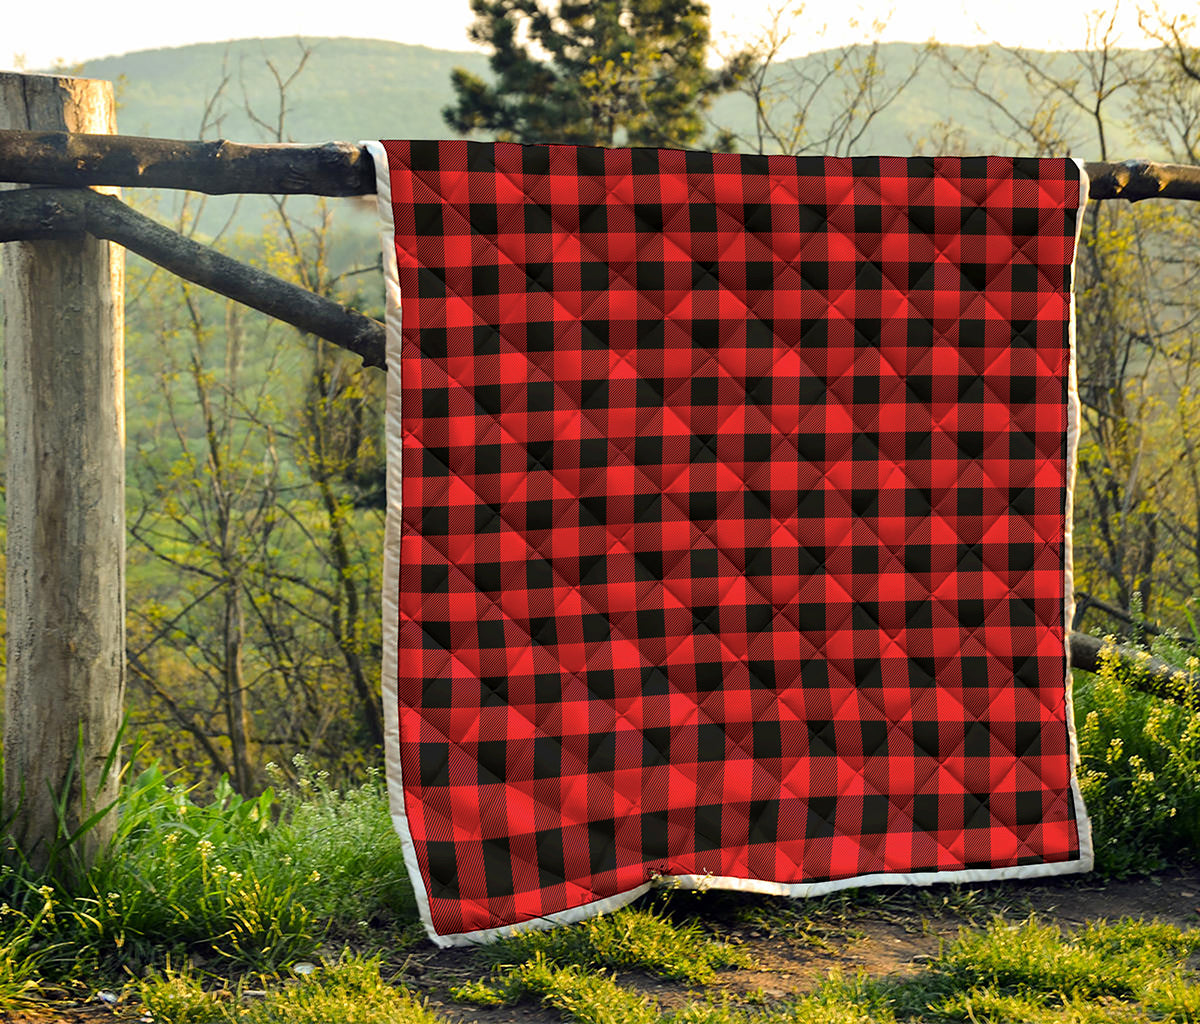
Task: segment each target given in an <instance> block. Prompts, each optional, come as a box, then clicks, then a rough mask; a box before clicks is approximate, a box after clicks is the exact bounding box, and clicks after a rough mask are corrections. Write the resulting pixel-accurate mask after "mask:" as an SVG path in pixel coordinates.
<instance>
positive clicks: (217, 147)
mask: <svg viewBox="0 0 1200 1024" xmlns="http://www.w3.org/2000/svg"><path fill="white" fill-rule="evenodd" d="M1085 167H1086V169H1087V174H1088V178H1089V180H1090V182H1091V187H1090V190H1089V193H1088V195H1089V198H1091V199H1125V200H1127V201H1128V202H1131V203H1136V202H1140V201H1142V200H1143V199H1155V198H1157V199H1192V200H1200V167H1186V166H1183V165H1180V164H1160V163H1155V162H1154V161H1152V160H1122V161H1116V162H1112V161H1110V162H1091V163H1087V164H1085ZM0 181H10V182H18V183H21V184H27V185H58V186H69V187H75V188H79V187H82V186H86V185H121V186H125V187H144V188H179V189H188V190H190V191H192V192H205V193H207V194H209V195H229V194H231V193H267V194H271V195H318V196H363V195H371V194H372V193H374V191H375V164H374V161H373V160H372V159H371V156H370V154H369V153H368V152H367V151H366V149H365V148H364V147H363V146H360V145H358V144H357V143H353V142H326V143H323V144H321V145H315V146H307V145H257V144H248V143H241V142H228V141H225V140H223V139H219V140H216V141H213V142H188V141H184V140H180V139H151V138H144V137H141V136H136V135H86V134H71V133H68V132H32V131H3V132H0Z"/></svg>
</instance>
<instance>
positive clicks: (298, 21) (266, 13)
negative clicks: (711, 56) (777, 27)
mask: <svg viewBox="0 0 1200 1024" xmlns="http://www.w3.org/2000/svg"><path fill="white" fill-rule="evenodd" d="M781 2H783V0H709V6H710V9H711V11H712V18H713V29H714V37H717V38H719V37H722V36H724V37H726V38H732V39H739V38H747V37H750V36H753V35H755V34H756V33H757V31H758V30H760V29H761V27H762V26H763V25H764V24H765V23H766V22H767V20H768V17H769V11H770V10H771V9H772V8H774V7H778V6H779V5H780V3H781ZM1097 6H1102V2H1101V0H1053V2H1050V3H1047V2H1046V0H1006V2H1004V3H996V2H994V0H991V2H988V3H983V2H981V0H941V2H939V0H932V2H930V0H894V2H889V0H862V2H861V3H860V2H859V0H848V2H843V3H839V2H836V0H835V2H833V3H831V2H830V0H810V2H809V4H808V7H809V8H810V10H811V13H809V12H807V11H806V12H805V13H804V15H803V16H802V18H801V20H800V21H798V22H796V23H795V25H796V28H795V30H794V32H793V44H792V46H791V48H790V50H789V52H787V53H786V54H785V56H798V55H799V54H801V53H805V52H808V51H810V50H818V49H823V48H826V47H829V46H836V45H842V44H845V43H849V42H859V41H861V40H862V39H863V38H864V36H865V35H868V34H873V33H871V29H870V27H871V25H872V23H873V22H875V21H876V20H877V19H881V18H887V17H888V12H889V11H894V13H893V14H892V15H891V16H890V21H889V23H888V26H887V28H886V30H885V31H884V32H883V34H882V38H884V39H887V40H897V41H906V42H924V41H926V40H928V39H930V38H936V39H937V40H939V41H940V42H944V43H966V44H970V43H982V42H988V41H991V40H995V41H998V42H1002V43H1007V44H1009V45H1022V46H1028V47H1034V48H1039V49H1068V48H1079V47H1083V46H1085V45H1086V42H1087V15H1088V12H1089V11H1091V10H1093V9H1094V8H1095V7H1097ZM1104 6H1109V7H1111V4H1109V5H1104ZM1160 6H1162V7H1164V8H1166V9H1168V10H1173V11H1189V12H1191V13H1193V14H1194V13H1196V12H1197V5H1196V3H1195V0H1163V2H1161V3H1160ZM5 8H6V9H5V12H4V16H3V19H2V22H0V69H11V68H13V67H16V66H18V65H19V64H21V63H22V62H23V63H24V65H25V66H26V67H28V68H30V69H34V68H47V67H50V66H51V65H52V64H53V63H54V62H56V61H63V62H66V63H67V64H75V63H78V62H80V61H84V60H87V59H89V58H93V57H105V56H112V55H115V54H121V53H129V52H132V51H134V50H146V49H153V48H156V47H161V46H181V45H184V44H186V43H200V42H217V41H222V40H226V39H238V38H245V37H251V36H291V35H305V36H358V37H369V38H376V39H389V40H393V41H396V42H403V43H420V44H424V45H426V46H432V47H436V48H439V49H453V50H465V49H469V48H470V44H469V42H468V41H467V37H466V26H467V24H468V23H469V22H470V20H471V10H470V5H469V3H468V0H387V2H380V0H359V2H358V3H355V4H353V5H349V6H345V7H343V6H342V5H341V4H337V3H329V0H286V2H285V3H271V4H267V3H264V2H262V0H202V2H201V3H200V4H198V5H196V6H195V7H193V6H191V5H190V4H174V3H164V2H163V0H123V2H118V3H116V4H113V5H111V6H107V7H105V6H97V5H96V4H95V2H94V0H88V2H87V3H85V2H84V0H59V2H58V3H56V4H54V5H52V6H51V5H48V4H44V3H42V2H31V0H13V2H10V3H8V4H6V5H5ZM831 9H832V10H834V11H836V12H837V13H836V17H835V16H834V15H832V14H831V13H830V12H831ZM826 21H827V22H828V26H827V30H826V31H824V32H822V31H821V30H822V27H823V22H826ZM1118 23H1119V24H1120V25H1121V26H1122V27H1123V33H1122V38H1121V43H1122V44H1123V45H1127V46H1136V45H1139V44H1142V45H1145V44H1144V41H1143V37H1142V35H1141V33H1140V32H1139V31H1138V28H1137V16H1136V12H1135V7H1134V3H1133V2H1132V0H1124V2H1123V3H1122V4H1121V5H1120V7H1119V8H1118Z"/></svg>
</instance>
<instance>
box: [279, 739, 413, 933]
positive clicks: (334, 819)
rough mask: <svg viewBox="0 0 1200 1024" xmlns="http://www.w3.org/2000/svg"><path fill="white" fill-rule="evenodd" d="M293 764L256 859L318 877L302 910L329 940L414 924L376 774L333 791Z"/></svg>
mask: <svg viewBox="0 0 1200 1024" xmlns="http://www.w3.org/2000/svg"><path fill="white" fill-rule="evenodd" d="M292 764H293V767H294V769H295V770H296V773H297V776H298V780H297V782H296V784H295V787H294V788H291V787H289V788H287V789H285V790H284V792H283V795H282V797H281V798H280V816H279V821H278V823H277V824H276V825H275V826H274V828H273V829H272V831H271V833H270V835H269V837H268V840H267V842H266V843H265V844H264V845H263V848H262V859H263V860H264V861H265V862H268V863H269V862H270V860H271V859H273V858H274V859H277V860H279V861H280V862H282V863H283V864H284V865H285V866H288V867H292V868H293V869H295V868H296V866H299V865H303V869H304V870H307V871H311V872H312V873H313V874H316V875H319V882H320V884H313V885H310V886H307V887H306V891H305V903H306V905H307V906H308V907H309V908H310V909H311V910H312V912H313V913H314V914H315V915H316V916H317V917H318V918H319V919H320V920H323V921H326V922H328V926H329V928H330V930H331V931H332V932H333V933H334V934H337V935H342V936H346V937H356V938H359V939H362V938H366V937H369V935H370V932H371V930H372V929H375V928H378V927H379V926H380V925H381V924H386V923H401V924H403V923H409V924H415V922H416V919H417V909H416V901H415V899H414V898H413V892H412V884H411V883H410V882H409V880H408V875H407V874H406V872H405V870H404V850H403V847H402V845H401V842H400V836H399V835H398V834H397V832H396V829H395V827H394V826H393V824H392V819H391V812H390V810H389V808H388V795H387V789H386V786H385V783H384V779H383V776H382V774H381V773H380V772H379V770H378V769H375V768H368V769H367V781H366V782H365V783H363V784H362V785H360V786H357V787H355V786H351V787H347V788H344V789H340V790H338V789H334V788H332V787H331V786H330V783H329V776H328V774H327V773H326V772H321V771H314V770H313V769H312V767H311V766H310V765H309V764H308V762H307V761H306V760H305V759H304V758H302V757H300V756H299V755H297V756H296V757H294V758H292ZM392 946H393V948H394V946H395V942H394V940H393V941H392Z"/></svg>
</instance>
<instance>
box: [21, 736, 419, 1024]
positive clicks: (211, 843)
mask: <svg viewBox="0 0 1200 1024" xmlns="http://www.w3.org/2000/svg"><path fill="white" fill-rule="evenodd" d="M297 768H298V769H300V778H301V782H302V785H301V786H300V787H298V788H297V789H296V790H295V791H292V792H285V793H283V794H282V795H277V794H276V792H275V791H274V790H273V789H267V790H266V791H264V792H263V793H262V794H260V795H259V796H257V797H255V798H253V799H246V798H243V797H240V796H238V795H237V794H236V793H234V792H233V791H232V789H230V787H229V785H228V783H225V782H222V783H221V784H220V785H218V786H217V788H216V791H215V792H214V793H213V794H212V795H211V796H210V797H208V798H205V799H201V798H199V797H198V796H196V794H195V793H194V792H192V791H189V790H186V789H184V788H181V787H179V786H177V785H174V784H172V782H171V780H170V779H169V777H168V776H167V775H165V774H164V773H163V772H162V770H161V769H160V768H158V767H151V768H149V769H147V770H146V771H144V772H143V773H142V774H141V775H139V776H137V777H136V778H135V779H133V780H132V781H130V782H128V783H127V784H126V785H125V786H124V788H123V791H122V796H121V800H120V806H119V810H120V818H119V826H118V833H117V836H116V839H115V840H114V843H113V845H112V847H111V848H110V849H109V850H107V851H106V852H104V853H103V854H102V855H101V856H100V857H99V858H98V860H97V862H96V864H95V865H94V866H93V868H92V869H91V870H90V871H89V872H88V873H87V875H86V876H85V878H84V880H83V881H82V883H77V884H75V885H73V886H68V885H67V884H64V883H56V884H47V883H40V882H38V880H36V879H30V878H29V877H27V873H26V872H24V871H22V870H21V869H20V868H19V867H14V866H12V865H9V866H6V867H4V868H2V869H0V895H3V898H5V899H6V900H7V903H6V904H5V907H7V913H8V915H9V920H8V921H6V920H5V919H4V918H3V917H0V928H2V927H3V926H4V925H5V924H6V923H7V924H10V925H11V927H12V928H13V929H15V930H14V935H16V936H18V937H19V936H20V935H22V934H25V935H27V936H30V937H34V938H36V939H37V942H36V943H34V945H37V946H40V951H41V959H40V961H39V967H40V969H41V970H42V971H43V972H45V973H50V974H53V973H64V972H79V971H96V970H100V971H104V970H108V969H118V968H130V969H134V970H137V969H140V968H141V967H143V966H146V965H153V964H162V963H164V962H165V959H166V958H167V957H169V956H174V957H176V958H179V957H187V956H201V957H204V958H207V959H212V960H215V961H220V962H223V963H224V964H225V965H226V966H227V967H228V968H229V969H230V970H233V971H251V970H257V971H272V970H275V969H277V968H279V967H281V966H283V965H285V964H288V963H290V962H292V961H293V960H295V959H296V958H298V957H303V956H313V955H315V953H316V952H317V950H318V949H319V948H320V947H321V946H322V943H324V942H326V941H332V940H354V939H356V938H363V939H365V938H367V937H370V936H372V935H374V934H375V930H376V929H378V928H379V927H380V926H382V925H388V926H395V928H394V929H393V930H392V931H391V932H390V933H389V938H390V941H391V942H392V944H393V946H397V945H404V944H406V943H407V944H411V942H412V941H413V940H414V939H415V938H416V936H417V925H416V910H415V904H414V902H413V898H412V890H411V886H410V885H409V883H408V879H407V875H406V874H405V871H404V866H403V854H402V851H401V845H400V840H399V837H398V836H397V835H396V833H395V830H394V829H393V828H392V824H391V821H390V818H389V815H388V810H387V796H386V793H385V791H384V786H383V782H382V780H381V779H380V778H379V776H378V774H377V773H373V774H370V775H369V776H368V779H367V781H366V782H365V783H364V784H362V785H360V786H357V787H352V788H349V789H346V790H335V789H333V788H331V787H330V786H329V785H328V783H327V780H326V779H325V778H324V777H323V776H322V775H321V774H320V773H316V772H312V771H310V770H308V768H307V765H306V764H305V762H303V760H302V759H299V760H298V762H297ZM0 913H3V912H2V911H0ZM30 941H32V939H31V940H30ZM10 944H11V945H12V947H13V950H14V953H13V957H12V960H13V963H14V964H21V963H25V962H27V961H28V960H29V958H30V957H31V956H32V955H34V954H33V952H32V951H30V950H25V949H23V948H21V947H20V946H19V945H18V944H17V940H16V939H15V938H14V939H13V940H12V942H11V943H10ZM4 948H6V947H0V1006H2V1000H3V997H4V992H5V988H4V982H3V977H4V975H3V971H4V962H3V949H4ZM14 970H16V968H15V967H14Z"/></svg>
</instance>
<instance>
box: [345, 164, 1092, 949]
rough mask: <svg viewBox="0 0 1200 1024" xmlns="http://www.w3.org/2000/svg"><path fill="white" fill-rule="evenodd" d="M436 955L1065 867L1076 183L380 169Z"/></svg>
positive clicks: (408, 740) (581, 168)
mask: <svg viewBox="0 0 1200 1024" xmlns="http://www.w3.org/2000/svg"><path fill="white" fill-rule="evenodd" d="M368 148H369V150H370V151H371V153H372V156H373V157H374V159H375V163H376V167H377V173H378V192H379V197H380V203H379V207H380V211H381V215H382V221H383V236H384V239H383V242H384V245H383V248H384V260H385V271H386V278H387V293H388V344H389V349H388V366H389V405H388V417H387V429H388V454H389V470H388V474H389V476H388V484H389V487H388V493H389V510H388V522H387V539H386V545H385V546H386V555H385V586H384V592H385V594H384V634H385V653H384V662H385V664H384V679H383V692H384V702H385V711H386V714H387V724H388V749H387V758H388V779H389V787H390V790H391V798H392V808H393V814H394V818H395V821H396V827H397V829H398V830H399V832H400V835H401V837H402V839H403V843H404V849H405V856H406V863H407V867H408V870H409V872H410V873H411V876H412V880H413V883H414V887H415V889H416V892H417V896H418V902H419V904H420V907H421V912H422V915H423V918H424V921H425V924H426V927H427V929H428V931H429V934H430V935H431V937H432V938H433V940H434V941H435V942H437V943H439V944H443V945H448V944H457V943H464V942H480V941H488V940H489V939H492V938H494V937H496V936H497V935H500V934H504V933H506V932H508V931H509V930H511V929H513V928H517V927H528V926H534V927H536V926H545V925H547V924H553V923H559V922H564V921H571V920H576V919H579V918H581V917H584V916H587V915H590V914H595V913H598V912H601V911H604V910H608V909H612V908H615V907H617V906H619V905H621V904H622V903H625V902H628V901H629V900H631V899H633V898H635V897H636V896H637V895H639V894H640V893H642V892H644V891H646V889H647V888H648V887H649V886H651V885H653V884H656V883H671V884H674V885H679V886H684V887H704V886H713V887H724V888H735V889H742V890H752V891H756V892H771V893H779V894H786V895H792V896H804V895H812V894H817V893H822V892H827V891H830V890H831V889H837V888H841V887H845V886H858V885H865V884H883V883H909V884H913V883H915V884H924V883H930V882H935V881H976V880H983V879H993V878H1008V877H1021V876H1033V875H1047V874H1055V873H1065V872H1073V871H1083V870H1087V869H1088V868H1089V867H1090V864H1091V857H1092V854H1091V838H1090V830H1089V826H1088V822H1087V818H1086V815H1085V812H1084V807H1083V804H1082V801H1081V799H1080V795H1079V789H1078V786H1077V783H1076V780H1075V776H1074V767H1073V766H1074V759H1075V750H1074V745H1075V744H1074V734H1073V730H1072V717H1071V699H1070V677H1069V670H1068V662H1067V648H1066V624H1067V623H1069V622H1070V621H1071V619H1070V605H1071V594H1072V586H1071V536H1070V524H1071V489H1072V483H1073V476H1074V458H1075V446H1076V436H1077V423H1078V414H1077V399H1076V395H1075V387H1074V363H1073V358H1072V345H1073V305H1072V268H1073V260H1074V254H1075V247H1076V241H1077V232H1078V228H1079V221H1080V214H1081V212H1082V204H1083V198H1084V197H1085V196H1086V194H1087V183H1086V179H1085V177H1084V173H1083V169H1082V166H1081V165H1080V164H1079V163H1078V162H1076V161H1072V160H1060V159H1044V160H1042V159H1036V160H1035V159H1013V158H1002V157H964V158H951V157H945V158H919V157H918V158H891V157H885V158H852V159H849V158H848V159H841V158H822V157H800V158H796V157H783V156H767V157H764V156H746V155H735V154H714V153H703V152H684V151H674V150H654V149H608V150H605V149H599V148H588V147H576V146H559V145H551V146H546V145H530V146H521V145H516V144H503V143H480V142H469V141H441V142H438V141H388V142H382V143H368Z"/></svg>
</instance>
